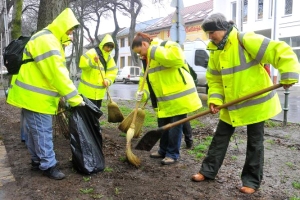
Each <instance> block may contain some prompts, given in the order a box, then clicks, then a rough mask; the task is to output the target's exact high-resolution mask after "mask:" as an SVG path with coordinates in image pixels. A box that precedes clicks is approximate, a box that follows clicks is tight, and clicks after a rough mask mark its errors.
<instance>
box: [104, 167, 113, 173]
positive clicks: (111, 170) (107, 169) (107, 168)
mask: <svg viewBox="0 0 300 200" xmlns="http://www.w3.org/2000/svg"><path fill="white" fill-rule="evenodd" d="M113 171H114V170H113V169H112V168H110V167H105V168H104V172H113Z"/></svg>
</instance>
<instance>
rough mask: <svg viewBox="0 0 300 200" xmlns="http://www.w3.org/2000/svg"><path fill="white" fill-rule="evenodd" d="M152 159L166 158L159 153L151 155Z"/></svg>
mask: <svg viewBox="0 0 300 200" xmlns="http://www.w3.org/2000/svg"><path fill="white" fill-rule="evenodd" d="M150 158H164V156H163V155H161V154H159V153H158V152H154V153H151V154H150Z"/></svg>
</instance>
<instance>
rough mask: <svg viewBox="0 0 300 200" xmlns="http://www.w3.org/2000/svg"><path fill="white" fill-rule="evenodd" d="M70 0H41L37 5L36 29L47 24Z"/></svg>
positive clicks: (40, 28) (38, 29)
mask: <svg viewBox="0 0 300 200" xmlns="http://www.w3.org/2000/svg"><path fill="white" fill-rule="evenodd" d="M69 1H70V0H59V1H57V0H41V1H40V7H39V17H38V23H37V31H40V30H42V29H43V28H45V27H46V26H48V25H49V24H50V23H51V22H52V21H53V20H54V19H55V18H56V17H57V16H58V15H59V14H60V13H61V12H62V11H63V10H64V9H65V8H67V7H68V5H69Z"/></svg>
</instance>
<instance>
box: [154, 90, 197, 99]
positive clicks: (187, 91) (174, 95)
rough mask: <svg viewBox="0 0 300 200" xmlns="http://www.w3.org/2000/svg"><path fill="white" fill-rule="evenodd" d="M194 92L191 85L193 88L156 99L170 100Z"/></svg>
mask: <svg viewBox="0 0 300 200" xmlns="http://www.w3.org/2000/svg"><path fill="white" fill-rule="evenodd" d="M194 92H197V90H196V87H193V88H191V89H188V90H186V91H183V92H181V93H177V94H173V95H170V96H165V97H157V101H158V102H161V101H170V100H174V99H178V98H180V97H184V96H186V95H189V94H192V93H194Z"/></svg>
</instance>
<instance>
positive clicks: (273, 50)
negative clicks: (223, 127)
mask: <svg viewBox="0 0 300 200" xmlns="http://www.w3.org/2000/svg"><path fill="white" fill-rule="evenodd" d="M238 38H239V39H238ZM207 49H208V50H210V57H209V63H208V70H207V73H206V78H207V80H208V86H209V91H208V102H207V103H208V105H210V104H211V103H213V104H215V105H222V104H224V103H227V102H230V101H233V100H236V99H238V98H240V97H243V96H246V95H248V94H251V93H254V92H257V91H259V90H261V89H264V88H267V87H269V86H271V85H272V84H273V83H272V81H271V79H270V77H269V75H268V73H267V71H266V70H265V69H264V65H263V64H262V63H270V64H272V65H273V66H274V67H275V68H276V69H278V70H279V72H280V74H281V80H280V83H282V84H292V83H296V82H297V81H298V80H299V71H300V67H299V63H298V59H297V56H296V55H295V53H294V52H293V50H292V49H291V48H290V46H288V45H287V44H286V43H285V42H281V41H274V40H270V39H268V38H265V37H263V36H262V35H258V34H255V33H254V32H248V33H245V34H242V33H238V32H237V29H235V28H233V29H232V31H231V33H230V34H229V36H228V40H227V42H226V44H225V46H224V49H223V50H217V47H216V45H214V44H213V43H212V42H210V43H209V44H208V48H207ZM280 112H281V105H280V101H279V98H278V95H277V93H276V92H275V91H271V92H267V93H265V94H262V95H259V96H257V97H254V98H252V99H249V100H246V101H243V102H241V103H239V104H236V105H233V106H230V107H228V108H224V109H221V111H220V119H221V120H222V121H224V122H226V123H228V124H231V125H232V126H234V127H236V126H243V125H249V124H253V123H258V122H262V121H265V120H268V119H270V118H271V117H274V116H275V115H277V114H278V113H280Z"/></svg>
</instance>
